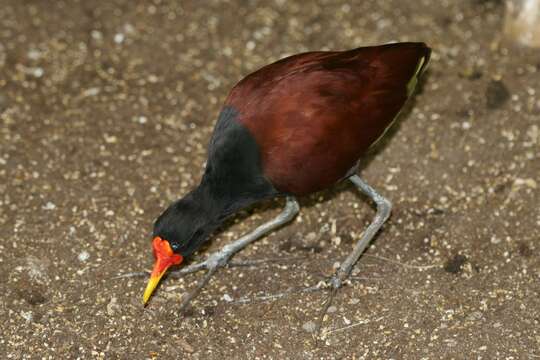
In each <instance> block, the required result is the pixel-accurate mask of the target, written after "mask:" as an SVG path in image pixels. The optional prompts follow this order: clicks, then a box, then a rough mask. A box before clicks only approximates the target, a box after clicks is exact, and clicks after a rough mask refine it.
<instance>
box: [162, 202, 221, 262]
mask: <svg viewBox="0 0 540 360" xmlns="http://www.w3.org/2000/svg"><path fill="white" fill-rule="evenodd" d="M213 230H214V221H213V218H212V213H211V212H210V211H208V208H207V207H206V206H205V202H204V199H202V198H201V197H199V196H196V195H195V194H194V193H189V194H188V195H186V196H185V197H184V198H183V199H181V200H178V201H175V202H174V203H172V204H171V205H170V206H169V207H168V208H167V209H166V210H165V211H164V212H163V213H162V214H161V215H160V216H159V217H158V218H157V220H156V222H155V223H154V232H153V235H154V237H160V238H161V239H163V240H167V241H168V243H169V244H170V246H171V248H172V250H173V252H174V253H176V254H179V255H182V257H184V258H185V257H188V256H190V255H192V254H193V253H194V252H195V251H197V249H198V248H199V247H200V246H201V245H202V244H203V243H204V242H205V241H206V239H207V238H208V236H209V235H210V233H211V232H212V231H213Z"/></svg>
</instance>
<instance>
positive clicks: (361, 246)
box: [321, 175, 392, 323]
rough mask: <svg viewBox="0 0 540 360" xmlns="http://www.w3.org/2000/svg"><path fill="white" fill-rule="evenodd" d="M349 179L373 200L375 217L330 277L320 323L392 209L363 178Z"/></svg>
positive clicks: (386, 200) (354, 177) (353, 177)
mask: <svg viewBox="0 0 540 360" xmlns="http://www.w3.org/2000/svg"><path fill="white" fill-rule="evenodd" d="M349 180H350V181H351V182H352V183H353V184H354V185H355V186H356V187H357V188H358V189H359V190H360V191H361V192H362V193H364V194H365V195H367V196H368V197H369V198H370V199H371V200H373V202H375V205H376V206H377V214H376V215H375V219H373V221H372V222H371V224H369V226H368V227H367V229H366V231H364V233H363V234H362V238H361V239H360V241H358V243H357V244H356V246H355V247H354V250H353V251H352V253H351V254H350V255H349V256H348V257H347V258H346V259H345V261H343V263H342V264H341V266H340V267H339V269H338V270H337V271H336V273H335V274H334V276H332V278H331V279H330V285H331V287H332V289H331V293H330V296H329V297H328V300H327V301H326V303H325V305H324V307H323V311H322V315H321V323H322V320H323V318H324V315H326V312H327V311H328V308H329V307H330V305H331V303H332V300H333V298H334V296H335V294H336V292H337V289H339V288H340V287H341V286H342V285H343V281H345V279H347V278H348V277H349V275H350V274H351V270H352V268H353V266H354V264H355V263H356V262H357V261H358V259H359V258H360V256H361V255H362V253H363V252H364V250H365V249H366V247H367V246H368V245H369V243H370V241H371V240H372V239H373V237H374V236H375V234H377V232H378V231H379V230H380V228H381V227H382V225H383V224H384V222H385V221H386V220H387V219H388V217H389V216H390V212H391V211H392V203H391V202H390V201H389V200H388V199H386V198H384V197H382V196H381V195H380V194H379V193H377V192H376V191H375V190H374V189H373V188H372V187H371V186H369V185H368V184H367V183H366V182H365V181H364V180H362V179H361V178H360V177H359V176H358V175H353V176H351V177H350V178H349Z"/></svg>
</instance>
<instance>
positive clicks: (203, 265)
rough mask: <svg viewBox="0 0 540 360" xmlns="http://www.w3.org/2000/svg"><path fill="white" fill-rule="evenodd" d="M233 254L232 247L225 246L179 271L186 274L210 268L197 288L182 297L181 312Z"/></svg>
mask: <svg viewBox="0 0 540 360" xmlns="http://www.w3.org/2000/svg"><path fill="white" fill-rule="evenodd" d="M232 255H233V252H231V251H230V249H229V248H228V247H227V246H225V247H223V249H221V250H220V251H217V252H215V253H213V254H210V256H208V258H207V259H206V260H205V261H203V262H200V263H196V264H192V265H190V266H188V267H186V268H184V269H182V270H179V271H178V272H179V273H181V275H184V274H189V273H194V272H197V271H199V270H202V269H207V270H208V272H207V273H206V274H205V275H204V277H203V278H202V279H201V280H200V281H199V283H198V284H197V286H196V287H195V289H193V290H192V291H191V292H189V293H188V294H186V295H184V297H183V298H182V303H181V304H180V311H181V312H182V311H184V310H185V309H186V308H187V307H188V305H189V303H190V302H191V300H193V299H194V298H195V297H197V295H199V293H200V292H201V290H202V289H203V288H204V287H205V286H206V284H208V282H209V281H210V278H211V277H212V275H214V273H215V272H216V271H217V270H218V269H219V268H221V267H224V266H226V265H227V263H228V262H229V259H230V258H231V256H232Z"/></svg>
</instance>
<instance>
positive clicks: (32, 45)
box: [0, 0, 540, 359]
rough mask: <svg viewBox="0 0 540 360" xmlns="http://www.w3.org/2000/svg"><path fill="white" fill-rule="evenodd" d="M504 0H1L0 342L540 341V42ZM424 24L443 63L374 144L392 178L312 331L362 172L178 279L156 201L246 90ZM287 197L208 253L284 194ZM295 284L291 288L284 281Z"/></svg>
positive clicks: (425, 36)
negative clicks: (273, 68)
mask: <svg viewBox="0 0 540 360" xmlns="http://www.w3.org/2000/svg"><path fill="white" fill-rule="evenodd" d="M503 14H504V6H503V4H502V1H496V0H491V1H489V0H452V1H448V0H447V1H435V0H423V1H414V2H413V1H401V0H384V1H382V0H381V1H357V2H354V4H353V3H352V2H351V3H349V2H344V1H337V0H329V1H319V4H315V2H305V1H285V0H279V1H262V0H260V1H240V0H238V1H166V0H154V1H153V2H151V1H133V0H115V1H83V0H79V1H38V0H34V1H32V0H0V139H1V140H0V141H1V142H0V233H1V234H2V235H1V238H0V293H1V294H2V296H1V297H0V319H1V321H0V333H1V336H0V351H1V353H2V354H3V355H2V357H3V358H10V359H11V358H13V359H24V358H50V359H58V358H78V357H79V358H82V359H89V358H107V359H111V358H121V359H127V358H129V359H145V358H159V359H167V358H187V359H224V358H230V359H270V358H272V359H285V358H289V359H473V358H475V359H536V358H540V294H539V293H540V256H539V251H540V246H539V236H540V235H539V227H540V210H539V209H540V207H539V204H540V195H539V189H538V187H539V186H540V184H539V183H538V181H539V174H540V150H539V149H540V130H539V126H540V97H539V91H540V88H539V85H538V84H540V56H539V55H540V50H539V49H536V50H533V49H525V48H520V47H518V46H515V45H514V44H512V43H511V42H509V41H507V40H505V39H503V37H502V36H501V32H500V30H501V28H502V23H503ZM406 40H415V41H425V42H427V43H428V44H429V45H430V46H432V47H433V49H434V54H433V59H432V63H431V65H430V69H429V71H428V73H427V74H426V76H425V79H424V82H423V84H422V87H421V89H420V91H419V93H418V95H417V96H416V97H415V99H414V101H412V102H411V103H410V104H409V107H408V111H405V112H404V114H403V116H401V118H400V121H399V122H398V124H396V126H394V128H393V129H392V131H391V132H390V133H389V134H388V136H387V137H386V139H385V141H384V142H382V143H381V144H380V145H379V146H378V147H377V149H376V151H374V152H373V153H371V154H369V155H368V156H367V157H366V158H365V159H364V162H363V167H362V170H361V175H362V176H363V177H364V178H365V179H366V180H368V182H370V183H371V184H372V186H374V187H375V188H377V189H379V190H380V192H381V193H383V194H384V195H386V196H387V197H388V198H389V199H391V200H392V202H393V204H394V210H393V214H392V217H391V219H390V220H389V222H388V223H387V224H386V225H385V226H384V228H383V230H382V232H381V233H380V234H379V236H378V237H377V239H376V241H375V242H374V243H373V244H372V246H371V247H370V248H369V249H368V250H367V252H366V254H365V255H364V256H363V257H362V258H361V260H360V261H359V263H358V264H357V266H356V268H355V270H354V277H353V279H352V281H351V283H350V284H349V285H348V286H346V287H344V288H343V289H341V291H340V292H339V294H338V296H337V297H336V299H335V301H334V306H333V307H331V308H330V314H329V316H328V318H326V319H325V321H324V322H323V328H322V332H321V333H320V334H319V336H315V335H316V334H314V333H313V324H314V322H316V321H317V318H318V315H319V312H320V309H321V305H322V303H323V302H324V300H325V299H326V296H327V292H326V291H317V292H312V293H302V292H298V291H297V290H299V289H301V288H303V287H309V286H313V285H316V284H317V283H319V282H320V281H322V280H324V279H325V278H326V277H327V276H329V275H331V274H332V272H333V269H334V266H335V265H336V263H337V262H339V261H341V260H342V259H344V257H345V256H346V255H347V254H348V253H349V252H350V250H351V247H352V246H353V243H354V242H355V241H356V240H357V239H358V237H359V235H360V234H361V233H362V230H363V229H364V228H365V227H366V225H367V224H368V223H369V221H370V219H371V218H372V217H373V215H374V209H373V208H372V206H371V204H369V202H367V201H366V199H365V198H363V197H361V196H359V195H357V194H356V192H355V191H354V189H353V188H352V187H351V186H350V185H347V184H341V185H339V186H336V188H335V189H332V190H330V191H326V192H323V193H320V194H316V195H314V196H311V197H309V198H305V199H302V200H301V207H302V210H301V215H300V216H299V217H297V218H296V220H295V221H294V222H293V223H292V224H291V225H289V226H288V227H285V228H283V229H281V230H279V231H277V232H275V233H274V234H272V235H270V236H268V237H266V238H264V239H262V240H260V241H259V242H258V243H256V244H255V245H253V246H250V247H249V248H247V249H246V250H245V251H242V252H241V253H239V254H238V255H237V256H236V257H235V260H240V259H243V260H246V259H266V260H267V261H264V262H261V263H260V264H258V265H257V266H251V267H231V268H228V269H223V270H221V271H219V272H218V274H217V275H216V277H215V278H214V279H213V280H212V281H211V282H210V284H209V286H208V287H207V288H206V290H205V291H203V293H202V294H201V295H200V296H199V297H198V298H197V299H196V300H195V301H194V302H193V303H192V307H191V308H190V309H189V311H188V312H187V314H180V313H179V312H178V305H179V303H180V299H181V297H182V295H183V294H184V293H185V292H186V291H187V290H189V289H191V288H193V286H194V284H195V283H196V281H197V280H198V279H200V277H201V276H202V274H201V273H199V274H194V275H189V276H187V277H185V278H174V277H172V276H169V277H168V278H165V279H164V281H163V282H162V285H161V286H160V288H159V289H158V291H157V292H156V294H155V296H154V297H153V298H152V299H151V301H150V304H149V306H148V307H146V308H144V307H143V306H142V293H143V290H144V287H145V284H146V280H147V277H146V276H133V277H119V275H122V274H126V273H130V272H142V271H146V270H148V269H150V268H151V266H152V263H153V256H152V252H151V247H150V241H151V239H150V235H151V227H152V223H153V220H154V219H155V218H156V216H157V215H159V214H160V212H161V211H162V210H163V209H164V208H165V207H166V206H167V204H168V203H169V202H170V201H172V200H174V199H176V198H178V197H180V196H182V195H183V194H185V193H186V192H187V191H188V190H189V189H191V188H192V187H193V186H195V185H196V184H197V181H198V180H199V178H200V176H201V173H202V169H203V164H204V162H205V158H206V144H207V141H208V139H209V136H210V134H211V131H212V127H213V124H214V122H215V120H216V118H217V114H218V112H219V109H220V106H221V103H222V102H223V100H224V99H225V97H226V95H227V93H228V91H229V89H230V88H231V87H232V85H234V83H235V82H236V81H238V80H239V79H241V78H242V77H243V76H245V75H246V74H248V73H250V72H251V71H253V70H255V69H257V68H258V67H260V66H262V65H264V64H267V63H269V62H271V61H274V60H276V59H279V58H281V57H283V56H286V55H289V54H293V53H297V52H301V51H306V50H320V49H346V48H352V47H356V46H361V45H368V44H378V43H384V42H388V41H406ZM282 205H283V202H282V201H280V200H275V201H270V202H267V203H264V204H261V205H260V206H257V207H256V208H254V209H250V210H249V211H246V212H244V213H242V214H240V215H239V216H238V217H237V218H235V219H234V220H232V221H230V222H229V223H228V224H227V226H225V227H224V229H223V231H222V232H220V233H219V234H217V236H216V237H215V238H214V239H213V240H212V242H211V243H210V245H209V246H208V247H206V248H205V249H204V250H203V251H200V252H199V253H198V254H197V256H196V257H197V258H199V259H203V258H204V257H205V256H206V255H207V254H208V253H209V252H210V251H212V250H215V249H217V248H219V247H221V246H223V244H225V243H227V242H230V241H232V240H233V239H235V238H237V237H238V236H240V235H242V234H244V233H245V232H247V231H249V229H252V228H253V227H255V226H256V225H257V224H261V223H262V222H264V221H265V220H268V219H270V218H271V217H273V216H275V215H276V214H277V213H278V212H279V211H280V208H281V206H282ZM280 294H281V295H280Z"/></svg>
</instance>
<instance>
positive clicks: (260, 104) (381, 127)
mask: <svg viewBox="0 0 540 360" xmlns="http://www.w3.org/2000/svg"><path fill="white" fill-rule="evenodd" d="M430 53H431V50H430V49H429V48H428V47H427V46H426V45H425V44H424V43H395V44H387V45H381V46H371V47H361V48H357V49H353V50H348V51H342V52H337V51H336V52H326V51H319V52H308V53H303V54H298V55H293V56H290V57H287V58H284V59H282V60H279V61H277V62H275V63H272V64H270V65H267V66H265V67H263V68H261V69H259V70H258V71H256V72H254V73H252V74H250V75H248V76H246V77H245V78H244V79H243V80H241V81H240V82H239V83H238V84H237V85H236V86H235V87H234V88H233V89H232V91H231V93H230V94H229V96H228V98H227V99H226V101H225V106H224V107H223V109H222V111H221V113H220V114H219V118H218V120H217V123H216V126H215V129H214V132H213V135H212V138H211V140H210V145H209V149H208V161H207V163H206V169H205V172H204V175H203V177H202V179H201V182H200V184H199V185H198V186H197V187H196V188H195V189H194V190H192V191H191V192H190V193H188V194H187V195H186V196H184V197H183V198H182V199H180V200H178V201H175V202H174V203H172V204H171V205H170V206H169V207H168V208H167V209H166V210H165V212H163V214H161V216H159V218H158V219H157V220H156V222H155V225H154V232H153V236H154V240H153V242H152V245H153V249H154V255H155V257H156V263H155V265H154V270H153V272H152V274H151V277H150V281H149V282H148V286H147V288H146V290H145V292H144V303H145V304H146V303H147V301H148V299H149V297H150V295H151V294H152V292H153V290H154V289H155V287H156V286H157V284H158V282H159V280H160V278H161V277H162V276H163V274H164V273H165V271H166V270H167V269H168V268H169V267H170V266H172V265H176V264H180V263H181V262H182V260H183V259H184V258H186V257H188V256H190V255H192V254H193V253H194V252H195V251H196V250H197V249H199V248H200V247H201V245H202V244H203V243H204V242H205V241H207V240H208V237H209V235H210V234H211V233H212V232H213V231H214V230H216V229H217V228H218V227H219V226H220V225H221V224H222V223H223V222H224V220H225V219H227V218H228V217H229V216H231V215H233V214H234V213H236V212H237V211H239V210H241V209H243V208H245V207H247V206H250V205H252V204H254V203H256V202H258V201H260V200H263V199H267V198H270V197H275V196H285V197H286V199H287V200H286V206H285V209H284V210H283V212H282V213H281V214H280V215H279V216H278V217H276V218H275V219H273V220H271V221H269V222H267V223H265V224H263V225H261V226H260V227H258V228H257V229H256V230H255V231H253V232H252V233H250V234H248V235H245V236H244V237H242V238H240V239H239V240H237V241H235V242H233V243H231V244H229V245H226V246H225V247H224V248H223V249H222V250H220V251H218V252H216V253H214V254H212V255H210V256H209V257H208V259H207V260H206V261H204V262H202V263H200V264H196V265H192V268H193V269H202V268H206V269H208V270H209V271H208V273H207V276H206V278H205V279H206V281H208V279H209V277H210V276H211V274H213V273H214V272H215V271H216V269H217V268H219V267H221V266H224V265H225V264H226V263H227V262H228V260H229V258H230V257H231V256H232V255H233V254H234V253H236V252H237V251H239V250H240V249H242V248H243V247H244V246H246V245H248V244H249V243H251V242H253V241H255V240H257V239H258V238H260V237H262V236H263V235H265V234H267V233H269V232H270V231H272V230H274V229H276V228H277V227H279V226H281V225H283V224H285V223H287V222H289V221H290V220H291V219H293V218H294V216H295V215H296V214H297V213H298V212H299V206H298V203H297V201H296V199H295V197H296V196H301V195H307V194H311V193H313V192H316V191H320V190H323V189H325V188H328V187H330V186H332V185H333V184H335V183H337V182H339V181H342V180H345V179H349V180H350V181H351V182H352V183H353V184H354V185H355V186H356V187H357V188H358V189H359V190H360V191H361V192H363V193H364V194H366V195H367V196H368V197H370V198H371V199H372V200H373V201H374V202H375V204H376V206H377V214H376V216H375V219H374V220H373V222H372V223H371V224H370V225H369V226H368V228H367V229H366V231H365V232H364V234H363V235H362V238H361V239H360V240H359V242H358V243H357V244H356V246H355V248H354V250H353V252H352V253H351V254H350V255H349V256H348V257H347V259H346V260H345V261H344V262H343V263H342V264H341V266H340V268H339V269H338V270H337V272H336V273H335V275H334V276H333V277H332V279H331V281H330V285H331V286H332V288H333V289H334V291H335V290H337V289H338V288H339V287H340V286H341V285H342V282H343V281H344V280H345V279H346V278H347V277H348V276H349V274H350V272H351V269H352V267H353V265H354V264H355V262H356V261H357V260H358V258H359V257H360V255H361V254H362V252H363V251H364V249H365V248H366V246H367V245H368V244H369V242H370V240H371V239H372V238H373V236H374V235H375V234H376V233H377V231H378V230H379V229H380V228H381V226H382V225H383V223H384V222H385V221H386V219H387V218H388V216H389V215H390V211H391V203H390V201H388V200H387V199H385V198H384V197H382V196H381V195H379V194H378V193H377V192H376V191H375V190H374V189H373V188H371V187H370V186H369V185H368V184H366V183H365V182H364V181H363V180H361V179H360V177H359V176H358V175H356V171H357V166H358V160H359V158H360V157H361V156H362V155H363V154H364V153H365V152H366V150H368V148H369V147H370V146H372V145H373V144H374V143H375V142H376V141H377V140H378V139H379V138H380V137H381V136H382V135H383V134H384V132H385V131H386V130H387V129H388V127H389V126H390V125H391V124H392V122H393V121H394V119H395V118H396V117H397V115H398V114H399V112H400V110H401V108H402V107H403V105H404V104H405V102H406V100H407V99H408V98H409V97H410V96H411V94H412V92H413V90H414V88H415V86H416V84H417V81H418V78H419V76H420V75H421V74H422V73H423V71H424V70H425V69H426V66H427V64H428V61H429V57H430ZM203 284H204V283H201V284H200V285H199V287H198V289H199V290H200V288H201V287H202V286H203ZM186 299H187V300H186ZM189 299H191V297H190V296H188V297H187V298H185V300H184V302H183V305H182V307H184V306H185V305H186V304H187V302H188V301H189Z"/></svg>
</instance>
